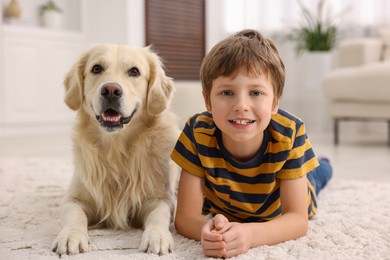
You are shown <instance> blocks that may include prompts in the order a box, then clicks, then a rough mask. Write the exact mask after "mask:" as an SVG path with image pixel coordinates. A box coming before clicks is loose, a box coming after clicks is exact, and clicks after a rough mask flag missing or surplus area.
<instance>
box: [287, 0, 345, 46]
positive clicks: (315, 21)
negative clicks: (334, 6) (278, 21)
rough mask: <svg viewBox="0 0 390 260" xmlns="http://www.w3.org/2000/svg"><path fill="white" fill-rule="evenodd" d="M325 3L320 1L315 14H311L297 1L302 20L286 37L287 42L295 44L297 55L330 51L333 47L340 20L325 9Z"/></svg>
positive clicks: (322, 0) (323, 0)
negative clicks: (305, 52)
mask: <svg viewBox="0 0 390 260" xmlns="http://www.w3.org/2000/svg"><path fill="white" fill-rule="evenodd" d="M325 2H326V1H325V0H320V1H319V2H318V5H317V10H316V12H312V11H310V10H309V9H308V8H307V7H306V6H305V5H304V4H303V3H302V2H301V1H298V3H299V5H300V7H301V14H302V15H301V17H302V20H301V21H299V25H298V26H297V27H295V28H292V30H291V32H290V33H289V34H288V35H287V40H288V41H292V42H294V43H295V51H296V53H297V54H301V53H302V52H304V51H309V52H312V51H330V50H332V49H333V47H334V46H335V44H336V40H337V35H338V32H339V31H338V25H339V22H340V19H339V17H337V16H333V15H331V14H330V13H329V12H328V10H326V9H325Z"/></svg>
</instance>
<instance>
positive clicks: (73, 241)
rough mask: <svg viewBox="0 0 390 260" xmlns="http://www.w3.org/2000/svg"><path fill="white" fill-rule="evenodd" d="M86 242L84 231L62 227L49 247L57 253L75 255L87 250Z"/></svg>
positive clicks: (86, 234)
mask: <svg viewBox="0 0 390 260" xmlns="http://www.w3.org/2000/svg"><path fill="white" fill-rule="evenodd" d="M88 244H89V238H88V233H87V232H86V231H81V230H75V229H71V228H63V229H62V230H61V232H60V233H59V234H58V236H57V238H56V239H55V240H54V242H53V245H52V247H51V248H52V250H53V252H56V253H57V254H59V255H65V254H68V255H75V254H78V253H84V252H86V251H88Z"/></svg>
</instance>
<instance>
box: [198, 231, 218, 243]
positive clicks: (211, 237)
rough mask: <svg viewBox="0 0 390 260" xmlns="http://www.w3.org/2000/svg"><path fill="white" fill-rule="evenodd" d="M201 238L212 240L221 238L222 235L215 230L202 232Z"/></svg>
mask: <svg viewBox="0 0 390 260" xmlns="http://www.w3.org/2000/svg"><path fill="white" fill-rule="evenodd" d="M202 239H203V240H205V241H212V242H215V241H222V240H223V238H222V235H220V234H218V233H215V232H204V233H203V236H202Z"/></svg>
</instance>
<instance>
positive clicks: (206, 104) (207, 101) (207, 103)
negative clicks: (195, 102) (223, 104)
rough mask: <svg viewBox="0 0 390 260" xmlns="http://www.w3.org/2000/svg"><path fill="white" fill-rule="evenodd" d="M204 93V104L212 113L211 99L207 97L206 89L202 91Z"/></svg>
mask: <svg viewBox="0 0 390 260" xmlns="http://www.w3.org/2000/svg"><path fill="white" fill-rule="evenodd" d="M202 95H203V100H204V104H205V106H206V109H207V112H209V113H210V114H211V104H210V100H209V99H207V96H206V94H205V93H204V91H202Z"/></svg>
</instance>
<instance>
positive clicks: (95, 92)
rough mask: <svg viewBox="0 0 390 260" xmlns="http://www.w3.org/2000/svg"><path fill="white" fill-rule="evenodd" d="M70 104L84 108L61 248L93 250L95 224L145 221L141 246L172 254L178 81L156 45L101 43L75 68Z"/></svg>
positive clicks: (68, 83)
mask: <svg viewBox="0 0 390 260" xmlns="http://www.w3.org/2000/svg"><path fill="white" fill-rule="evenodd" d="M64 85H65V103H66V104H67V105H68V106H69V107H70V108H71V109H73V110H75V111H77V123H76V126H75V129H74V135H73V144H74V145H73V146H74V166H75V173H74V175H73V179H72V182H71V184H70V187H69V190H68V193H67V196H66V198H65V200H64V204H63V207H62V218H63V222H64V223H63V224H64V225H63V228H62V230H61V232H60V233H59V235H58V236H57V238H56V240H55V241H54V243H53V251H55V252H57V253H58V254H60V255H62V254H76V253H79V252H84V251H86V250H88V243H89V241H88V234H87V226H88V225H89V226H91V225H99V226H108V227H113V228H120V229H127V228H129V227H130V226H136V227H143V228H144V229H145V230H144V233H143V237H142V242H141V245H140V249H141V250H143V251H146V252H152V253H157V254H166V253H168V252H170V251H171V250H172V249H173V238H172V235H171V234H170V232H169V225H170V223H171V220H172V214H173V208H174V191H175V185H176V179H177V175H176V173H177V171H176V168H175V165H174V164H173V163H172V162H171V161H170V153H171V151H172V149H173V147H174V144H175V142H176V140H177V137H178V129H177V127H176V117H175V116H174V114H172V113H171V112H170V111H168V106H169V101H170V99H171V95H172V92H173V84H172V81H171V79H170V78H168V77H166V75H165V72H164V70H163V68H162V65H161V62H160V59H159V58H158V56H157V55H156V54H155V53H153V52H152V51H151V50H150V49H149V48H137V47H131V46H123V45H122V46H118V45H107V44H104V45H103V44H100V45H96V46H95V47H93V48H91V49H89V50H88V51H87V52H86V53H85V54H84V55H82V57H81V58H80V59H79V61H78V62H77V63H76V64H75V65H74V66H73V67H72V68H71V70H70V71H69V73H68V74H67V76H66V78H65V81H64Z"/></svg>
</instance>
